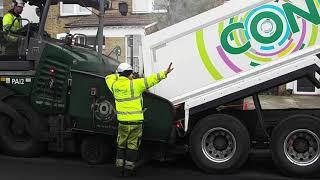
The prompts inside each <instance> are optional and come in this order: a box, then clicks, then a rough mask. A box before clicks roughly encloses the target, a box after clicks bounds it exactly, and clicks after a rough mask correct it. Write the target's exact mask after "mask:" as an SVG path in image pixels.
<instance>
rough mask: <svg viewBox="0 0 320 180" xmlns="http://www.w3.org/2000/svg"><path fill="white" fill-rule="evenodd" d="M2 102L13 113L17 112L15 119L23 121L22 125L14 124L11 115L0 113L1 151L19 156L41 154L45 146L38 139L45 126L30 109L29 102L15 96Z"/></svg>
mask: <svg viewBox="0 0 320 180" xmlns="http://www.w3.org/2000/svg"><path fill="white" fill-rule="evenodd" d="M4 102H5V103H6V104H7V105H8V106H10V107H11V108H10V109H13V110H14V111H15V113H19V119H17V121H19V122H23V123H22V125H23V126H16V124H15V123H13V122H14V120H13V119H12V116H8V115H5V114H1V115H0V126H1V129H2V130H3V132H2V133H1V135H0V141H1V142H0V146H1V147H2V150H3V152H4V153H5V154H7V155H12V156H20V157H35V156H39V155H41V154H42V153H43V152H44V151H45V149H46V146H45V143H43V142H41V141H40V134H41V132H43V131H45V129H46V128H47V127H46V126H45V125H44V124H43V122H41V118H40V117H39V115H38V113H36V112H35V111H34V110H33V109H32V107H31V106H30V104H28V103H26V102H25V101H23V100H21V99H19V98H16V97H9V98H7V99H6V100H5V101H4ZM22 118H24V119H22ZM26 123H27V124H26ZM27 127H28V128H27Z"/></svg>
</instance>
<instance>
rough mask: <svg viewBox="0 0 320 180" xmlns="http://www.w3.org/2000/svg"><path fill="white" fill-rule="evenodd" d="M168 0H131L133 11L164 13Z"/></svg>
mask: <svg viewBox="0 0 320 180" xmlns="http://www.w3.org/2000/svg"><path fill="white" fill-rule="evenodd" d="M168 2H169V1H168V0H132V12H133V13H166V12H167V9H166V7H168V5H169V4H168Z"/></svg>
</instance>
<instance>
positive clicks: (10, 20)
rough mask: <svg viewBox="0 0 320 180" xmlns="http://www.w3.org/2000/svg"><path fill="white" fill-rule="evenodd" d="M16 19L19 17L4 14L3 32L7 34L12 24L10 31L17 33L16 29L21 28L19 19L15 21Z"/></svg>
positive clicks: (9, 13)
mask: <svg viewBox="0 0 320 180" xmlns="http://www.w3.org/2000/svg"><path fill="white" fill-rule="evenodd" d="M16 18H20V17H16V16H15V15H13V14H12V13H11V12H8V13H7V14H5V15H4V16H3V20H2V23H3V31H4V32H9V29H10V27H11V25H12V23H14V24H13V25H12V27H11V29H10V30H11V31H17V30H18V29H20V28H22V21H21V19H19V20H18V19H17V20H15V19H16Z"/></svg>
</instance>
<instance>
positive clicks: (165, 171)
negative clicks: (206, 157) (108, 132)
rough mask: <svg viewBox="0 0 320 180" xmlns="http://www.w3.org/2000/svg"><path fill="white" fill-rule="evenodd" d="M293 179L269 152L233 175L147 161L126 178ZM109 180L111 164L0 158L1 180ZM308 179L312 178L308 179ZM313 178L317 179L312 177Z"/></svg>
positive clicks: (185, 162) (183, 161) (183, 160)
mask: <svg viewBox="0 0 320 180" xmlns="http://www.w3.org/2000/svg"><path fill="white" fill-rule="evenodd" d="M177 178H179V179H180V180H182V179H183V180H194V179H197V180H207V179H208V180H209V179H210V180H250V179H257V180H267V179H268V180H269V179H271V180H295V179H298V178H292V177H287V176H284V175H282V174H281V173H280V172H279V171H278V169H277V168H276V167H275V166H274V164H273V162H272V160H271V157H270V155H269V154H268V153H264V154H258V155H251V156H250V158H249V160H248V161H247V163H246V164H245V165H244V166H243V167H242V168H241V169H240V170H239V171H238V172H236V173H233V174H226V175H222V174H219V175H217V174H205V173H203V172H201V171H200V170H199V169H198V168H197V167H196V166H195V165H194V164H193V163H192V161H191V160H190V158H188V157H180V158H178V159H176V160H173V161H170V162H157V161H155V162H150V163H148V164H146V165H145V166H144V167H142V168H141V169H140V170H139V172H138V175H137V176H136V177H130V178H125V179H146V180H147V179H148V180H169V179H177ZM27 179H32V180H111V179H124V178H121V177H118V173H117V172H116V170H115V168H114V166H113V164H112V163H107V164H104V165H88V164H86V163H85V162H83V161H82V160H81V159H80V158H79V157H76V156H73V157H70V156H69V155H50V156H46V157H39V158H15V157H9V156H4V155H1V156H0V180H27ZM310 179H311V178H310ZM312 179H320V176H319V177H318V178H312Z"/></svg>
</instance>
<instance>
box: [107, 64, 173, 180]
mask: <svg viewBox="0 0 320 180" xmlns="http://www.w3.org/2000/svg"><path fill="white" fill-rule="evenodd" d="M171 65H172V63H171V64H170V65H169V67H168V68H167V70H165V71H163V72H159V73H157V74H152V75H151V76H149V77H145V78H138V79H134V76H133V69H132V67H131V65H129V64H127V63H121V64H120V65H119V66H118V68H117V73H116V74H111V75H108V76H106V78H105V80H106V83H107V86H108V88H109V89H110V91H111V92H112V94H113V96H114V99H115V104H116V111H117V119H118V122H119V124H118V136H117V157H116V167H118V168H121V169H123V170H124V171H123V172H122V175H125V173H126V174H129V175H132V173H133V172H135V165H136V164H135V163H136V162H137V160H138V149H139V146H140V143H141V136H142V131H143V126H142V123H143V120H144V115H143V113H144V111H143V99H142V93H143V92H145V91H146V90H147V89H149V88H150V87H152V86H154V85H156V84H158V83H159V82H160V81H161V80H162V79H165V78H166V77H167V75H168V74H169V73H170V72H171V71H172V70H173V68H172V67H171Z"/></svg>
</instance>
